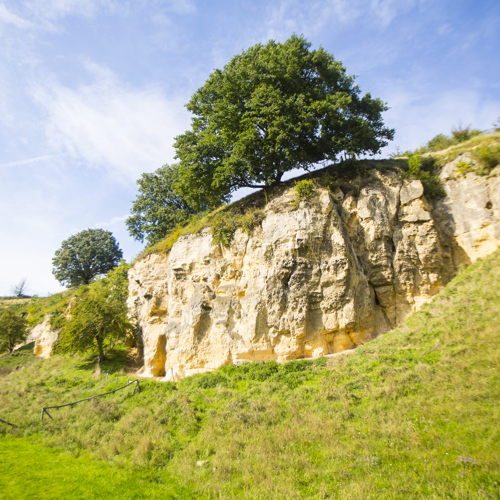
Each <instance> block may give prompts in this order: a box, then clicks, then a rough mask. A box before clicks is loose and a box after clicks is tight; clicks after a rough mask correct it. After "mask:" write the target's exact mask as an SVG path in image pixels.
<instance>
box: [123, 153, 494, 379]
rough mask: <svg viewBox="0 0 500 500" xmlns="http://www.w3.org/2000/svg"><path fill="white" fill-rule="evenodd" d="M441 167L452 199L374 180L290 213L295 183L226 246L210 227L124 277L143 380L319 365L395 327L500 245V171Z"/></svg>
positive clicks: (388, 178)
mask: <svg viewBox="0 0 500 500" xmlns="http://www.w3.org/2000/svg"><path fill="white" fill-rule="evenodd" d="M461 159H462V160H463V158H458V159H457V160H456V161H455V162H452V163H450V164H448V165H446V167H445V168H444V169H443V171H442V174H441V175H442V179H443V181H444V183H445V189H446V192H447V195H448V196H447V197H446V198H445V199H443V200H441V201H439V202H436V203H434V204H432V203H430V202H429V201H428V200H426V199H425V197H424V195H423V187H422V184H421V183H420V181H418V180H416V181H410V182H409V181H403V180H402V179H401V177H400V176H399V175H398V174H397V173H395V172H392V171H387V172H377V173H376V174H375V176H374V179H373V181H372V182H371V183H370V184H369V185H368V186H365V187H364V188H363V189H362V190H361V192H360V194H359V195H358V196H353V195H347V194H344V193H343V192H342V191H341V190H337V191H336V193H335V194H334V195H331V194H330V193H329V192H328V191H327V190H323V189H318V190H316V191H315V192H314V195H313V196H312V197H311V198H310V199H308V200H307V201H302V202H301V203H300V206H299V207H298V208H297V209H294V208H293V202H294V199H295V195H294V192H293V190H292V189H289V190H288V191H285V192H284V194H282V195H281V196H279V197H277V198H275V199H273V200H271V201H270V202H269V203H268V205H267V206H266V209H265V211H266V218H265V220H264V221H263V222H262V226H261V227H259V228H257V229H256V230H254V232H253V233H252V234H251V235H247V234H245V233H243V232H241V231H239V230H238V231H237V232H236V234H235V238H234V240H233V242H232V244H231V247H230V248H229V249H224V248H219V247H217V246H215V245H214V244H213V242H212V236H211V233H210V230H209V229H205V230H203V231H202V232H201V233H199V234H193V235H189V236H184V237H182V238H180V239H179V240H178V241H177V242H176V243H175V244H174V246H173V247H172V249H171V251H170V253H169V254H168V255H159V254H151V255H148V256H146V257H144V258H142V259H140V260H139V261H138V262H137V263H136V264H135V265H134V267H133V268H132V269H131V270H130V271H129V281H130V285H129V300H128V305H129V309H130V311H131V314H132V316H133V317H134V318H135V320H136V322H137V325H138V327H139V329H140V330H141V331H142V337H143V343H144V368H143V369H142V371H143V374H144V375H145V376H157V377H165V379H166V380H176V379H178V378H180V377H184V376H187V375H191V374H194V373H198V372H203V371H206V370H211V369H215V368H217V367H219V366H221V365H224V364H229V363H238V362H242V361H258V360H270V359H276V360H278V361H280V362H282V361H286V360H289V359H293V358H303V357H317V356H321V355H324V354H328V353H335V352H340V351H343V350H345V349H350V348H352V347H355V346H357V345H359V344H362V343H363V342H366V341H368V340H370V339H372V338H374V337H376V336H377V335H380V334H382V333H385V332H387V331H388V330H390V329H391V328H393V327H394V326H395V325H397V324H399V323H400V322H402V321H403V320H404V319H405V318H406V317H407V316H408V314H410V313H411V312H412V311H415V310H417V309H418V308H419V307H420V306H421V305H422V304H423V303H425V302H426V301H428V300H429V299H430V298H431V297H432V296H433V295H434V294H436V293H437V291H438V290H439V289H440V288H441V287H442V286H443V285H444V284H446V283H447V282H448V281H449V280H450V279H451V278H452V277H453V275H454V273H455V272H456V269H457V267H458V266H459V265H460V264H462V263H465V264H467V263H470V262H472V261H474V260H476V259H477V258H478V257H482V256H485V255H487V254H489V253H491V252H492V251H493V250H494V249H496V248H497V246H498V244H499V243H500V177H498V176H497V175H498V174H499V173H500V167H497V169H496V170H495V171H494V172H493V174H492V175H491V176H489V177H488V178H486V177H478V176H477V175H475V174H474V173H467V174H466V176H465V177H461V176H459V175H458V173H457V172H456V169H455V166H456V163H457V162H458V161H459V160H461Z"/></svg>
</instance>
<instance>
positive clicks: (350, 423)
mask: <svg viewBox="0 0 500 500" xmlns="http://www.w3.org/2000/svg"><path fill="white" fill-rule="evenodd" d="M22 356H24V361H23V363H24V362H26V363H25V365H28V363H31V362H32V360H31V358H30V356H31V355H30V354H29V353H28V352H26V353H25V354H23V355H22ZM499 358H500V252H498V251H497V252H496V253H495V254H493V255H492V256H490V257H489V258H488V259H485V260H484V261H480V262H478V263H476V264H474V265H473V266H470V267H469V268H467V269H466V270H465V271H463V272H462V273H461V274H460V275H459V276H458V277H457V278H455V280H453V281H452V282H451V283H450V284H449V285H448V286H447V287H446V289H444V290H443V291H442V293H440V294H439V295H438V296H437V297H436V298H435V299H434V300H433V302H432V303H430V304H427V305H425V306H424V307H423V308H422V309H421V311H419V312H418V313H416V314H414V315H413V316H412V317H410V318H409V320H408V321H407V322H406V323H405V324H404V325H402V326H400V327H399V328H397V329H396V330H393V331H392V332H390V333H388V334H386V335H384V336H382V337H380V338H378V339H376V340H374V341H373V342H371V343H369V344H366V345H365V346H363V347H361V348H358V349H357V350H356V351H355V353H354V354H352V355H349V356H340V357H334V358H329V359H326V358H320V359H318V360H315V361H313V362H312V361H294V362H290V363H287V364H285V365H278V364H276V363H274V362H268V363H256V364H248V365H243V366H238V367H236V366H227V367H223V368H221V369H219V370H216V371H214V372H211V373H207V374H202V375H197V376H194V377H189V378H186V379H183V380H182V381H180V382H179V383H177V384H173V383H157V382H154V381H141V386H142V389H143V390H142V392H141V393H140V394H135V395H133V394H132V390H131V389H125V390H123V391H120V392H118V393H115V394H113V395H110V396H105V397H104V398H101V399H98V400H93V401H90V402H85V403H82V404H79V405H77V406H75V407H67V408H63V409H59V410H54V411H53V412H52V416H53V417H54V420H53V421H51V420H48V419H46V420H45V421H44V422H43V424H42V423H41V422H40V410H41V407H42V406H44V405H48V404H62V403H67V402H71V401H74V400H76V399H80V398H82V397H88V396H90V395H94V394H98V393H101V392H105V391H106V390H110V389H113V388H115V387H117V386H118V385H120V384H121V385H123V383H125V382H126V377H127V376H126V373H125V371H124V366H125V364H126V352H125V351H124V350H117V351H115V353H114V356H113V358H112V359H111V361H110V362H109V363H108V364H107V365H105V366H104V367H103V372H107V373H109V374H110V375H109V377H108V381H107V382H106V377H105V376H104V375H101V376H100V377H96V376H95V375H94V373H93V372H94V369H95V366H94V358H91V357H72V358H66V357H61V356H55V357H53V358H51V359H48V360H44V361H37V362H35V363H33V364H31V365H29V366H25V367H24V368H21V367H20V366H22V364H21V363H20V360H18V361H19V364H16V366H17V367H19V368H17V369H14V368H16V366H14V364H15V363H12V359H11V358H10V357H5V356H4V357H1V358H0V367H1V366H4V368H3V371H1V373H2V377H1V378H0V380H1V382H2V385H1V387H0V408H1V410H0V418H2V419H4V420H8V421H10V422H12V423H15V424H17V425H20V426H22V427H23V429H21V430H16V429H12V428H10V427H7V426H2V427H1V428H0V432H1V433H2V434H3V436H0V443H1V446H2V467H6V465H5V461H6V460H9V461H10V462H9V463H12V460H13V459H12V458H6V457H14V456H16V455H17V454H18V455H20V456H22V457H24V458H23V460H22V461H20V462H19V463H18V465H16V466H15V467H17V469H14V468H13V467H14V466H8V470H11V467H12V470H13V471H14V470H15V471H16V472H15V473H13V474H12V476H16V477H18V478H23V477H24V478H29V479H26V480H24V481H21V480H20V481H17V479H15V478H14V479H12V481H13V482H12V484H9V483H6V482H5V481H7V480H9V478H5V477H4V476H5V474H2V476H3V479H2V480H3V481H4V483H3V484H2V485H1V486H3V485H5V486H4V487H2V488H0V491H8V492H9V494H10V492H11V491H13V492H14V493H13V495H14V496H15V497H16V498H37V497H36V496H35V497H33V496H31V494H30V491H33V490H29V487H31V486H29V485H30V484H31V482H34V484H35V483H36V481H42V482H43V483H44V488H45V490H44V491H46V492H47V493H46V496H45V497H43V496H40V497H39V498H65V497H68V498H70V497H71V498H73V497H74V495H73V493H72V491H73V490H71V489H67V490H64V485H65V484H66V485H67V487H68V488H74V484H73V482H72V479H71V478H73V477H76V474H77V472H73V471H78V470H80V471H81V478H82V479H81V480H80V482H81V483H82V485H81V487H82V488H83V487H84V486H83V484H87V483H89V484H90V483H91V482H92V481H93V480H89V479H86V478H90V477H95V478H96V481H97V482H98V484H99V481H101V479H99V478H105V477H109V478H110V479H109V485H108V486H109V488H110V489H109V493H106V494H107V495H109V496H108V497H105V496H102V497H101V498H133V497H127V496H124V493H123V492H126V491H128V490H129V489H130V488H131V490H130V494H134V493H135V491H136V490H134V489H133V488H135V485H134V486H130V488H129V487H127V488H124V489H123V490H120V489H117V490H116V492H115V491H114V490H113V489H112V488H113V484H114V483H113V482H112V481H113V480H114V479H112V478H117V479H116V480H117V482H118V483H119V482H120V481H122V480H123V484H125V485H128V484H132V483H133V479H131V478H133V477H140V478H141V481H142V483H141V486H140V487H144V488H146V489H145V490H144V491H146V492H147V491H149V490H147V488H149V489H150V491H151V493H150V494H151V495H155V494H157V493H156V490H155V488H157V487H158V485H160V486H161V488H164V490H165V491H167V492H168V491H169V492H171V493H169V494H172V495H173V494H174V492H176V494H177V495H178V496H179V498H190V496H189V495H192V498H214V499H215V498H222V499H230V498H238V499H240V498H249V499H250V498H252V499H259V498H260V499H334V498H335V499H342V500H344V499H393V498H394V499H399V498H405V499H421V498H426V499H427V498H428V499H443V498H450V499H452V498H453V499H455V498H459V499H497V498H500V426H499V425H498V422H499V420H500V418H499V417H500V404H499V402H500V401H499V399H500V398H499V396H500V390H499V389H500V379H499V373H498V367H499V366H500V363H499ZM16 363H17V362H16ZM31 447H35V448H31ZM4 449H5V450H7V451H6V452H5V453H4V452H3V450H4ZM29 450H36V453H35V452H34V451H31V452H30V451H29ZM44 453H50V454H52V455H51V456H52V457H53V461H52V462H50V461H46V462H44V463H47V464H49V465H47V469H44V468H43V467H42V466H39V465H36V464H37V463H38V462H36V461H35V460H37V457H38V456H39V455H40V456H43V454H44ZM30 457H31V458H30ZM73 460H75V461H76V462H72V461H73ZM197 461H203V465H202V466H197ZM63 462H66V463H67V464H68V467H67V468H65V466H64V465H63ZM50 463H52V464H53V465H52V466H51V465H50ZM72 463H75V465H74V466H72V465H71V464H72ZM76 464H80V465H76ZM87 466H88V469H87ZM28 470H36V471H37V473H38V471H39V472H40V475H39V476H36V477H38V478H39V479H36V477H35V476H30V475H29V474H28V473H27V472H26V471H28ZM51 470H52V473H51V472H50V471H51ZM44 471H45V472H44ZM65 471H66V472H65ZM92 471H94V472H92ZM136 475H137V476H136ZM31 477H34V479H31ZM65 478H66V481H65ZM120 478H122V479H120ZM70 479H71V481H70ZM127 481H132V483H129V482H127ZM161 483H163V484H161ZM23 485H24V486H23ZM167 486H168V487H167ZM117 487H118V486H117ZM138 487H139V486H138ZM16 488H17V489H16ZM23 488H24V489H23ZM89 488H90V486H89ZM168 488H170V490H169V489H168ZM89 491H91V490H89ZM92 491H93V490H92ZM106 491H108V490H106ZM1 494H2V493H0V495H1ZM44 494H45V493H44ZM51 494H52V495H53V496H52V497H51V496H50V495H51ZM77 494H82V495H84V494H85V493H84V492H83V493H77ZM147 494H149V493H147ZM88 495H90V493H89V494H88ZM144 495H146V493H145V494H144ZM7 498H10V497H7ZM75 498H78V497H77V496H76V497H75ZM85 498H92V497H91V496H87V497H85ZM141 498H149V497H148V496H142V497H141ZM151 498H156V497H154V496H151ZM164 498H169V497H168V495H167V493H165V496H164Z"/></svg>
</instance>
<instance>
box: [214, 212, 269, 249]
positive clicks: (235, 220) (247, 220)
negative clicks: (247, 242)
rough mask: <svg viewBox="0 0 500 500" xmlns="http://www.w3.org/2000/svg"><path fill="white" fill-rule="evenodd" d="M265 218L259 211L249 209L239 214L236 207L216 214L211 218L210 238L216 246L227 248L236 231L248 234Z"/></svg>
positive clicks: (263, 213)
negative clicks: (239, 230) (240, 230)
mask: <svg viewBox="0 0 500 500" xmlns="http://www.w3.org/2000/svg"><path fill="white" fill-rule="evenodd" d="M264 218H265V212H264V211H263V210H261V209H258V208H257V209H249V210H247V211H246V212H244V211H243V212H239V210H237V208H236V207H233V208H232V209H227V210H221V211H219V212H217V213H216V214H215V215H214V217H213V218H212V221H211V222H212V236H213V238H214V243H215V244H216V245H221V246H223V247H226V248H228V247H229V246H230V245H231V242H232V241H233V238H234V233H235V232H236V229H238V228H241V229H242V230H243V231H244V232H245V233H247V234H250V233H251V232H252V231H253V229H254V228H255V227H256V226H258V225H259V224H260V223H261V222H262V221H263V220H264Z"/></svg>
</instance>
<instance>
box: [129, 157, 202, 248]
mask: <svg viewBox="0 0 500 500" xmlns="http://www.w3.org/2000/svg"><path fill="white" fill-rule="evenodd" d="M178 170H179V167H178V165H172V166H169V165H164V166H163V167H161V168H159V169H158V170H156V171H155V172H153V173H146V174H142V177H141V179H139V180H138V181H137V184H139V194H138V196H137V199H136V200H135V201H134V204H133V206H132V210H131V213H132V215H131V216H130V217H129V218H128V219H127V220H126V224H127V227H128V231H129V233H130V235H131V236H132V237H133V238H134V239H136V240H138V241H140V242H143V241H144V238H146V240H147V242H148V243H149V244H150V245H151V244H154V243H156V242H157V241H159V240H160V239H162V238H164V237H165V235H166V234H168V233H171V232H172V231H174V230H175V228H176V227H177V226H178V225H179V224H182V223H183V222H185V221H186V220H187V219H189V217H190V216H192V215H194V214H195V213H196V212H197V211H198V210H199V209H204V208H209V206H208V205H206V206H205V207H203V206H201V207H199V208H198V210H197V209H195V208H194V207H193V205H192V204H190V203H188V202H187V201H186V200H185V199H184V198H183V197H182V196H180V195H179V194H177V193H176V192H175V191H174V185H175V184H176V183H177V181H178Z"/></svg>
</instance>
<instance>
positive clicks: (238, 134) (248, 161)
mask: <svg viewBox="0 0 500 500" xmlns="http://www.w3.org/2000/svg"><path fill="white" fill-rule="evenodd" d="M310 47H311V44H310V43H309V42H308V41H307V40H306V39H305V38H304V37H302V36H296V35H293V36H292V37H291V38H289V39H288V40H287V41H285V42H284V43H277V42H275V41H273V40H271V41H269V42H268V43H267V44H266V45H262V44H257V45H255V46H253V47H250V48H249V49H248V50H246V51H244V52H242V53H241V54H239V55H236V56H235V57H233V58H232V59H231V61H230V62H229V63H228V64H227V65H226V66H225V67H224V69H223V70H219V69H217V70H215V71H214V72H213V73H212V74H211V75H210V77H209V78H208V80H207V81H206V83H205V84H204V85H203V87H201V88H200V89H198V90H197V91H196V92H195V94H194V95H193V96H192V98H191V100H190V101H189V103H188V104H187V108H188V109H189V111H191V112H192V113H193V114H194V117H193V119H192V128H191V130H189V131H187V132H186V133H184V134H182V135H180V136H178V137H176V142H175V148H176V153H177V158H178V159H179V160H180V167H179V182H178V183H177V186H176V188H175V190H176V192H178V193H181V194H183V196H184V197H185V198H186V199H188V200H189V201H192V202H194V203H199V202H200V200H205V201H206V202H208V203H210V204H212V203H213V202H214V199H215V200H219V201H220V200H225V199H227V198H228V196H229V195H230V193H231V192H232V191H234V190H236V189H238V188H241V187H252V188H259V187H266V186H272V185H275V184H279V183H280V182H281V178H282V176H283V174H284V173H285V172H288V171H290V170H293V169H296V168H304V169H306V170H307V169H311V168H312V167H313V166H314V165H315V164H317V163H318V162H323V161H331V162H335V161H337V160H338V159H339V157H340V155H341V154H347V155H349V156H356V155H361V154H376V153H378V152H379V151H380V148H382V147H383V146H385V145H387V141H388V140H390V139H392V137H393V135H394V131H393V130H391V129H388V128H386V127H385V126H384V124H383V121H382V117H381V113H382V112H383V111H385V110H387V109H388V108H387V106H386V105H385V103H384V102H382V101H381V100H380V99H374V98H372V97H371V95H370V94H365V95H364V96H361V95H360V94H361V91H360V89H359V88H358V87H357V86H356V85H354V76H349V75H347V74H346V70H345V68H344V67H343V66H342V64H341V63H340V62H339V61H337V60H335V59H334V57H333V56H332V55H331V54H329V53H328V52H326V51H325V50H324V49H323V48H321V47H320V48H319V49H317V50H311V49H310Z"/></svg>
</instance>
